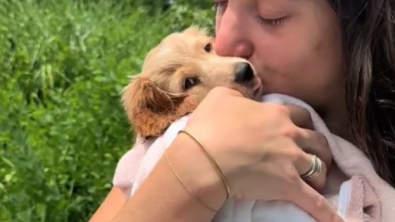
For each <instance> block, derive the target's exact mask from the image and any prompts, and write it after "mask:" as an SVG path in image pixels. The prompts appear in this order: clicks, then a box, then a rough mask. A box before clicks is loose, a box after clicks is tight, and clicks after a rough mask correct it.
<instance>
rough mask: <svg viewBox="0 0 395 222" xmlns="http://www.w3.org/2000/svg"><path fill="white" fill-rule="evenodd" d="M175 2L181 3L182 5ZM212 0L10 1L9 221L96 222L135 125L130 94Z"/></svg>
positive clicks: (0, 193) (6, 4)
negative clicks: (125, 92)
mask: <svg viewBox="0 0 395 222" xmlns="http://www.w3.org/2000/svg"><path fill="white" fill-rule="evenodd" d="M172 2H173V3H172ZM212 4H213V3H212V1H211V0H173V1H167V0H145V1H143V0H141V1H138V0H107V1H99V0H97V1H95V0H85V1H83V0H0V221H1V222H30V221H34V222H36V221H37V222H47V221H48V222H63V221H67V222H79V221H81V222H82V221H87V220H88V219H89V217H90V216H91V215H92V214H93V212H94V211H95V210H96V208H97V207H98V206H99V204H100V203H101V201H102V200H103V198H104V197H105V195H106V194H107V192H108V191H109V189H110V187H111V185H112V184H111V181H112V176H113V172H114V169H115V166H116V164H117V161H118V160H119V158H120V157H121V156H122V155H123V154H124V153H125V152H126V151H127V150H128V149H130V147H131V144H132V132H131V131H130V129H129V123H128V121H127V119H126V115H125V113H124V111H123V109H122V107H121V104H120V91H121V89H122V88H123V86H125V84H126V83H127V82H128V80H129V77H130V76H131V75H134V74H137V73H139V70H140V67H141V64H142V61H143V59H144V57H145V55H146V53H147V52H148V50H149V49H150V48H151V47H153V46H154V45H156V44H157V43H158V42H159V41H160V39H161V38H163V37H164V36H165V35H167V34H169V33H170V32H173V31H179V30H182V29H184V28H186V27H187V26H189V25H191V24H197V25H201V26H204V27H210V28H212V25H213V22H214V17H213V13H214V12H213V10H212Z"/></svg>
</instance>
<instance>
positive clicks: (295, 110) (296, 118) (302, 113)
mask: <svg viewBox="0 0 395 222" xmlns="http://www.w3.org/2000/svg"><path fill="white" fill-rule="evenodd" d="M285 106H286V108H287V110H288V112H289V113H288V114H289V117H290V118H291V121H292V122H293V123H294V124H295V125H296V126H298V127H302V128H306V129H313V121H312V120H311V115H310V112H309V111H308V110H307V109H305V108H303V107H301V106H294V105H285Z"/></svg>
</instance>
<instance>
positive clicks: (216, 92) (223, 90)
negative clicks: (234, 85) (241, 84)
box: [209, 86, 243, 98]
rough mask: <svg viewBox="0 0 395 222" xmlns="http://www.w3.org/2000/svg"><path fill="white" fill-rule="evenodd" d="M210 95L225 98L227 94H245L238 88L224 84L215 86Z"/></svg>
mask: <svg viewBox="0 0 395 222" xmlns="http://www.w3.org/2000/svg"><path fill="white" fill-rule="evenodd" d="M209 95H212V96H214V97H219V98H223V97H225V96H233V97H243V94H242V93H241V92H239V91H238V90H235V89H231V88H229V87H223V86H217V87H214V88H213V89H212V90H210V92H209Z"/></svg>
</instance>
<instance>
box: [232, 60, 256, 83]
mask: <svg viewBox="0 0 395 222" xmlns="http://www.w3.org/2000/svg"><path fill="white" fill-rule="evenodd" d="M253 79H254V70H252V67H251V65H250V64H249V63H248V62H242V63H240V64H239V65H238V67H237V70H236V76H235V82H237V83H247V82H250V81H252V80H253Z"/></svg>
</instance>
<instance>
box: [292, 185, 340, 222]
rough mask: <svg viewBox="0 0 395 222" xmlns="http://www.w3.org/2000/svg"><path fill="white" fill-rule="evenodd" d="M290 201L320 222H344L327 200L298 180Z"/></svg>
mask: <svg viewBox="0 0 395 222" xmlns="http://www.w3.org/2000/svg"><path fill="white" fill-rule="evenodd" d="M295 189H297V190H294V192H293V193H292V194H293V195H292V196H290V201H291V202H293V203H294V204H296V205H297V206H298V207H300V208H301V209H302V210H304V211H305V212H307V213H309V214H310V215H311V216H312V217H314V218H315V219H316V220H317V221H320V222H344V220H343V219H342V218H341V217H340V216H339V215H338V214H337V213H336V212H335V210H334V209H333V208H332V207H331V206H330V204H329V203H328V201H327V200H326V199H325V198H324V197H323V196H322V195H320V194H319V193H318V192H317V191H315V190H314V189H313V188H312V187H310V186H309V185H307V184H306V183H305V182H304V181H303V180H300V184H299V186H296V188H295Z"/></svg>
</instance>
